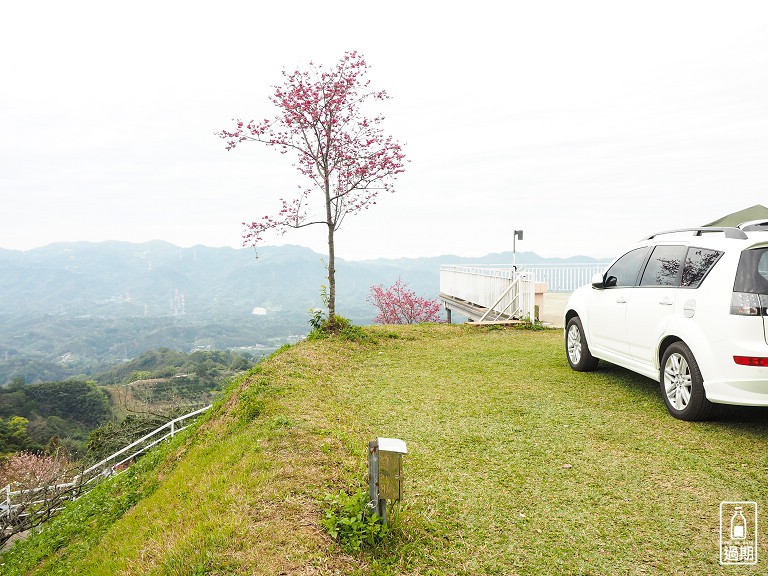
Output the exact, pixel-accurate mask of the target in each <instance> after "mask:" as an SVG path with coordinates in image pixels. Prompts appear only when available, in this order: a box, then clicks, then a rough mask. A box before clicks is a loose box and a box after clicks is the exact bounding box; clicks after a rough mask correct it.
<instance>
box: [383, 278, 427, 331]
mask: <svg viewBox="0 0 768 576" xmlns="http://www.w3.org/2000/svg"><path fill="white" fill-rule="evenodd" d="M368 302H370V303H371V304H373V305H374V306H375V307H376V308H377V309H378V311H379V314H378V315H377V316H376V318H374V322H376V323H377V324H418V323H420V322H441V321H442V315H441V310H440V309H441V305H440V302H438V301H437V300H430V299H428V298H423V297H421V296H417V295H416V293H415V292H413V291H412V290H410V289H409V288H408V284H407V283H405V282H403V281H402V279H400V278H398V279H397V281H396V282H395V283H394V284H393V285H392V286H390V287H389V288H384V286H382V285H379V286H371V292H370V294H369V296H368Z"/></svg>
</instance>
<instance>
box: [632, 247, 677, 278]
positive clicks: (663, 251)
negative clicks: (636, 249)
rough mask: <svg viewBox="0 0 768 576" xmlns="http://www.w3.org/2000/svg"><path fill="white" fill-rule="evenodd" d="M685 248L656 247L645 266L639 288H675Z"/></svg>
mask: <svg viewBox="0 0 768 576" xmlns="http://www.w3.org/2000/svg"><path fill="white" fill-rule="evenodd" d="M687 250H688V248H687V246H656V248H654V249H653V254H651V257H650V259H649V260H648V264H646V266H645V271H644V272H643V277H642V278H641V279H640V286H677V285H678V284H679V283H680V269H681V268H682V266H683V260H685V253H686V251H687Z"/></svg>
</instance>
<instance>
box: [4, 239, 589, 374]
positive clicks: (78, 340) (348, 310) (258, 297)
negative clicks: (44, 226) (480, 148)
mask: <svg viewBox="0 0 768 576" xmlns="http://www.w3.org/2000/svg"><path fill="white" fill-rule="evenodd" d="M572 260H578V261H580V262H584V261H593V259H591V258H585V257H575V258H571V259H565V260H564V259H545V258H541V257H539V256H538V255H536V254H534V253H532V252H522V253H518V254H517V263H518V264H522V265H524V264H527V263H544V262H567V261H572ZM511 261H512V254H511V252H502V253H496V254H488V255H486V256H483V257H480V258H462V257H458V256H451V255H446V256H439V257H430V258H400V259H375V260H363V261H347V260H343V259H338V260H337V265H336V268H337V273H336V277H337V310H338V311H339V313H340V314H342V315H344V316H347V317H349V318H350V319H351V320H352V321H354V322H356V323H359V324H369V323H371V322H372V321H373V317H374V316H375V311H374V309H373V307H372V306H371V305H370V304H368V303H367V302H366V298H367V297H368V293H369V291H370V287H371V286H373V285H376V284H385V285H390V284H392V283H394V282H395V280H396V279H397V278H398V276H400V277H402V279H403V280H404V281H405V282H407V283H408V284H409V285H410V287H411V288H412V289H413V290H415V291H416V292H417V293H418V294H420V295H424V296H427V297H433V298H434V297H436V296H437V294H438V292H439V270H440V265H441V264H469V263H478V264H480V263H485V264H488V263H505V262H507V263H508V262H511ZM326 282H327V281H326V280H325V267H324V257H323V255H321V254H318V253H316V252H313V251H312V250H310V249H308V248H304V247H300V246H290V245H289V246H280V247H275V246H265V247H263V248H259V249H258V251H254V250H253V249H245V248H243V249H234V248H211V247H206V246H195V247H192V248H180V247H178V246H174V245H173V244H169V243H167V242H160V241H155V242H147V243H142V244H133V243H128V242H100V243H89V242H78V243H66V244H65V243H61V244H51V245H49V246H45V247H43V248H37V249H34V250H29V251H23V252H22V251H14V250H3V249H0V384H2V383H4V382H6V381H9V380H11V379H13V378H24V379H25V380H27V381H28V382H35V381H41V380H59V379H62V378H66V377H70V376H82V375H90V374H93V373H94V371H95V370H97V369H99V370H102V369H104V368H105V367H106V366H109V365H112V364H114V363H116V362H119V361H123V360H125V359H129V358H134V357H136V356H138V355H139V354H141V353H142V352H144V351H146V350H149V349H156V348H172V349H176V350H181V351H183V352H190V351H193V350H196V349H206V350H211V349H233V348H234V349H236V348H244V349H251V350H252V351H255V352H256V353H257V354H259V351H265V352H268V351H270V350H272V349H274V348H276V347H278V346H280V345H281V344H283V343H285V342H289V341H295V339H297V338H299V337H300V336H301V335H302V334H306V333H307V331H308V324H307V320H308V319H309V315H308V310H309V309H310V308H313V307H319V306H320V305H321V300H320V286H321V285H322V284H324V283H326ZM255 309H263V310H259V311H261V312H263V311H266V314H264V315H254V314H253V312H254V310H255Z"/></svg>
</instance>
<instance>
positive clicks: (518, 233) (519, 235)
mask: <svg viewBox="0 0 768 576" xmlns="http://www.w3.org/2000/svg"><path fill="white" fill-rule="evenodd" d="M517 239H520V240H522V239H523V231H522V230H515V232H514V234H513V235H512V269H513V270H517V266H516V265H515V264H516V263H517V246H516V244H515V240H517Z"/></svg>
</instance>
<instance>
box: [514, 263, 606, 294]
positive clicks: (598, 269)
mask: <svg viewBox="0 0 768 576" xmlns="http://www.w3.org/2000/svg"><path fill="white" fill-rule="evenodd" d="M608 264H609V262H596V263H592V262H589V263H583V264H579V263H577V264H526V265H525V266H522V267H520V268H521V269H522V270H524V271H526V272H528V273H529V274H533V275H534V276H535V277H536V281H537V282H546V284H547V292H573V291H574V290H576V288H578V287H579V286H584V285H585V284H589V283H590V282H591V281H592V276H594V275H595V274H598V273H600V274H602V273H603V272H605V269H606V268H607V267H608Z"/></svg>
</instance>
